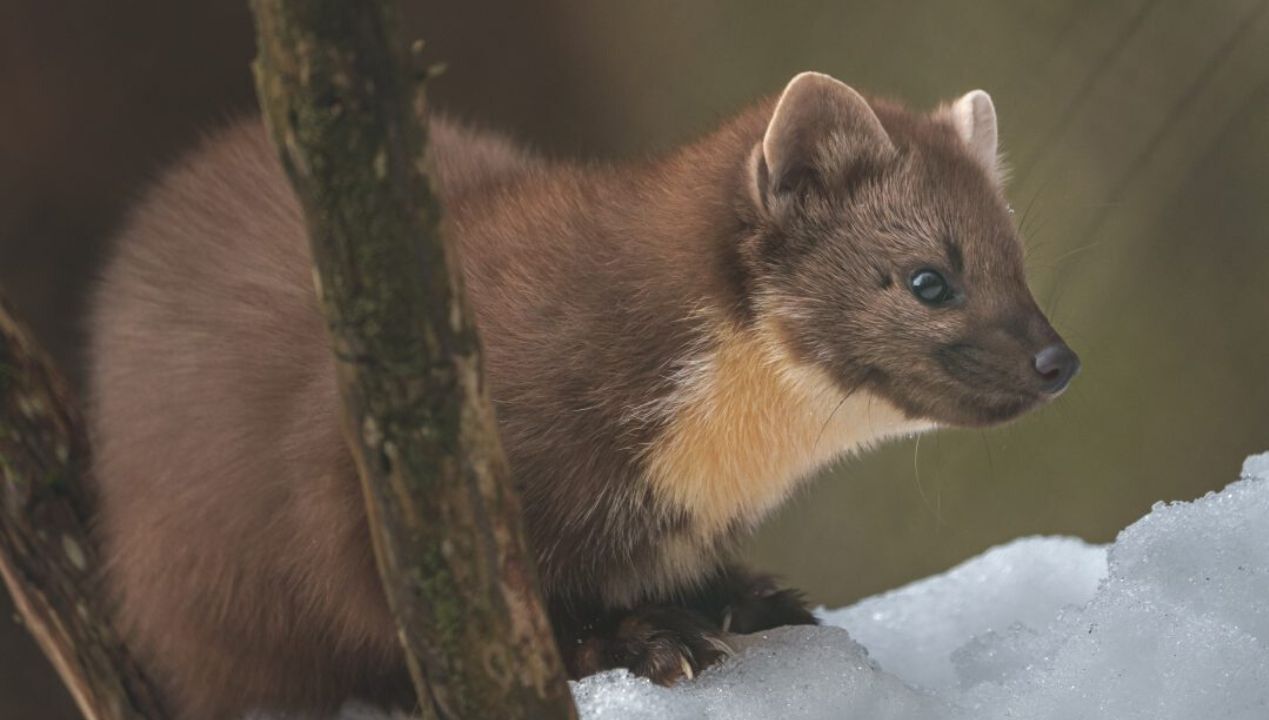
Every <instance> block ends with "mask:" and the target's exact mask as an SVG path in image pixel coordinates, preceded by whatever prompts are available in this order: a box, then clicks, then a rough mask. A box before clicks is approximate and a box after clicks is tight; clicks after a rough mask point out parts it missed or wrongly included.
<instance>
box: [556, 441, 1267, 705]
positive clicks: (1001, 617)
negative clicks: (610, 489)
mask: <svg viewBox="0 0 1269 720" xmlns="http://www.w3.org/2000/svg"><path fill="white" fill-rule="evenodd" d="M1242 475H1243V476H1242V479H1241V480H1239V481H1237V482H1235V483H1233V484H1231V485H1229V486H1228V487H1226V488H1225V489H1224V490H1222V491H1221V492H1219V493H1209V494H1208V495H1207V496H1205V497H1203V498H1200V499H1198V500H1195V501H1193V502H1178V503H1158V504H1156V505H1155V506H1154V508H1153V509H1152V510H1151V512H1150V513H1149V514H1148V515H1146V516H1145V517H1143V518H1142V519H1140V520H1138V521H1137V522H1136V523H1134V524H1132V525H1131V526H1129V527H1128V528H1127V529H1125V530H1123V531H1122V532H1121V533H1120V534H1119V536H1118V538H1117V539H1116V540H1115V542H1114V543H1113V544H1112V545H1110V546H1109V547H1106V548H1102V547H1094V546H1090V545H1088V544H1086V543H1084V542H1082V541H1080V540H1077V539H1072V538H1025V539H1022V540H1017V541H1015V542H1012V543H1009V544H1007V545H1004V546H1001V547H998V548H994V549H992V550H989V551H987V552H986V553H984V554H982V555H980V556H978V557H976V558H974V559H972V560H969V561H967V562H965V563H963V564H962V565H960V566H958V567H956V568H953V569H952V570H950V571H948V572H946V573H943V574H942V575H938V576H935V577H931V578H928V579H925V580H921V581H918V582H915V583H912V584H910V585H907V586H905V587H902V588H899V589H898V590H894V591H891V592H888V593H885V594H883V595H879V596H876V597H873V598H869V599H867V600H864V601H862V602H860V603H858V604H856V605H854V606H851V607H848V608H844V609H841V610H832V611H821V613H820V615H821V617H822V619H823V620H824V622H825V623H826V626H825V627H812V628H806V627H803V628H781V629H778V630H774V631H771V632H768V633H763V634H761V635H760V636H751V637H749V638H746V639H743V640H742V644H743V645H744V647H743V649H741V650H740V651H739V652H738V654H737V655H736V656H735V657H733V658H731V659H730V660H728V661H727V662H724V663H722V664H720V665H718V666H716V667H715V668H712V669H711V670H709V671H707V672H705V673H702V675H701V676H700V677H698V678H697V679H696V680H694V681H691V682H686V683H681V684H680V685H678V686H676V687H674V688H670V689H667V688H660V687H657V686H654V685H652V684H651V683H649V682H647V681H646V680H642V679H639V678H634V677H632V676H631V675H630V674H629V673H626V672H624V671H614V672H609V673H604V674H602V675H597V676H594V677H591V678H587V679H585V680H582V681H581V682H578V683H574V684H573V694H574V697H575V698H576V699H577V702H578V706H579V709H580V711H581V717H582V718H583V720H643V719H645V718H646V719H649V720H651V719H652V718H656V720H709V719H714V718H720V719H721V718H726V719H728V720H750V719H753V720H758V719H760V718H761V719H762V720H772V719H774V720H820V719H824V720H828V719H830V718H831V719H833V720H837V719H840V718H856V717H858V718H877V719H887V718H893V719H894V720H909V719H911V720H961V719H965V720H968V719H969V718H974V719H975V720H980V719H982V720H992V719H994V718H1001V719H1004V718H1025V719H1027V720H1047V719H1049V718H1052V719H1054V720H1057V719H1058V718H1061V719H1062V720H1067V719H1068V718H1083V719H1086V720H1095V719H1099V718H1104V719H1105V720H1136V719H1138V718H1140V719H1142V720H1146V719H1147V718H1148V719H1149V720H1197V719H1200V718H1201V719H1204V720H1206V719H1207V718H1232V719H1239V720H1242V719H1246V720H1266V719H1269V453H1266V454H1263V455H1259V456H1254V457H1251V458H1248V459H1247V461H1246V463H1245V464H1244V466H1243V474H1242ZM865 648H867V649H865Z"/></svg>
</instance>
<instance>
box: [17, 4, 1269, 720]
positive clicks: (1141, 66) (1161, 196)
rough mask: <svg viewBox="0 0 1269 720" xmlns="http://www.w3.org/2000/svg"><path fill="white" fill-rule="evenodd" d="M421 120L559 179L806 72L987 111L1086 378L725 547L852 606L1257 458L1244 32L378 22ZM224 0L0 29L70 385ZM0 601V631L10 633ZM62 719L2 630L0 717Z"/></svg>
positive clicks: (1129, 18)
mask: <svg viewBox="0 0 1269 720" xmlns="http://www.w3.org/2000/svg"><path fill="white" fill-rule="evenodd" d="M404 4H405V5H406V6H407V8H408V11H407V12H408V14H409V25H410V28H411V35H412V36H419V37H423V38H426V39H427V41H428V53H429V54H430V56H431V58H432V59H433V60H437V61H446V62H447V63H448V64H449V69H448V71H447V72H446V74H445V75H444V76H443V77H442V78H440V79H439V80H438V81H437V82H436V83H435V85H434V93H433V95H434V97H435V98H436V101H437V103H438V104H439V105H441V106H443V107H445V108H448V109H449V110H450V111H452V112H454V113H456V114H457V115H459V116H460V117H465V118H469V119H471V120H472V121H474V122H476V123H479V124H481V125H484V126H489V127H494V128H499V129H502V130H505V131H508V132H510V133H511V134H512V135H514V136H516V137H518V138H520V139H522V140H524V141H525V142H527V143H529V144H531V145H532V146H534V147H537V148H539V149H541V150H544V151H546V152H548V153H550V154H553V155H559V156H586V157H610V158H621V157H632V156H642V155H646V154H649V153H655V152H658V151H660V150H663V149H666V148H669V147H671V146H673V145H674V144H676V143H679V142H682V141H684V140H687V139H689V138H691V137H693V136H694V135H697V134H699V133H701V132H704V131H706V130H707V129H709V128H710V127H711V126H712V125H713V124H714V123H715V122H717V121H718V120H720V119H722V118H723V117H726V116H727V115H728V114H730V113H731V112H733V111H735V110H736V109H738V108H739V107H741V106H742V105H744V104H745V103H746V102H748V101H750V100H752V99H754V98H756V97H758V96H760V95H763V94H765V93H770V92H774V91H777V90H778V89H779V88H780V87H781V86H782V85H783V83H784V82H785V81H786V80H787V79H788V78H789V77H791V76H792V75H793V74H794V73H796V72H798V71H801V70H806V69H816V70H821V71H824V72H828V73H831V74H833V75H835V76H837V77H839V78H841V79H843V80H845V81H846V82H848V83H851V84H853V85H855V86H857V87H859V88H861V89H865V90H869V91H872V92H875V93H878V94H883V95H889V96H893V97H896V98H901V99H904V100H907V101H909V102H911V103H912V104H914V105H917V106H921V107H929V106H932V105H933V104H935V103H937V102H938V101H939V100H941V99H946V98H950V97H954V96H956V95H958V94H960V93H962V92H964V91H966V90H969V89H972V88H976V87H981V88H984V89H986V90H988V91H989V92H990V93H991V94H992V96H993V97H994V98H995V101H996V106H997V108H998V111H999V114H1000V122H1001V133H1002V143H1003V147H1004V148H1005V150H1006V151H1007V153H1008V157H1009V160H1010V164H1011V165H1012V167H1013V175H1014V180H1013V182H1012V184H1011V187H1010V197H1011V199H1012V202H1013V204H1014V207H1015V208H1016V209H1017V211H1018V217H1019V219H1020V220H1021V222H1022V224H1023V229H1024V231H1025V234H1026V238H1027V246H1028V263H1029V270H1030V273H1031V278H1032V281H1033V286H1034V288H1035V290H1036V294H1037V297H1038V298H1039V299H1040V301H1041V304H1042V305H1043V306H1044V308H1045V309H1046V310H1047V311H1048V312H1049V313H1050V315H1051V317H1052V319H1053V321H1054V323H1055V325H1056V326H1057V327H1058V328H1059V329H1060V330H1061V331H1062V332H1063V333H1064V334H1065V335H1066V337H1067V339H1068V340H1069V341H1070V343H1071V344H1072V345H1073V346H1074V347H1075V348H1076V349H1077V350H1078V351H1079V352H1080V353H1081V355H1082V356H1083V359H1084V368H1085V370H1084V373H1083V374H1082V376H1081V377H1080V378H1079V379H1078V380H1077V381H1076V383H1075V384H1074V386H1073V387H1072V389H1071V390H1070V391H1069V392H1068V393H1067V394H1066V395H1065V396H1064V397H1063V398H1062V399H1061V400H1060V401H1059V402H1057V403H1056V404H1055V405H1054V406H1052V407H1050V408H1048V409H1046V410H1043V411H1041V412H1039V413H1036V414H1035V415H1033V416H1031V417H1028V418H1025V419H1023V420H1021V421H1020V422H1018V423H1016V424H1014V425H1012V426H1010V427H1006V428H1003V429H998V430H991V431H985V432H964V431H946V432H940V433H937V434H933V435H928V436H925V437H923V438H922V439H920V440H919V442H918V441H905V442H896V443H893V444H891V445H888V446H886V447H885V448H882V449H881V450H879V451H876V452H873V453H870V454H868V455H867V456H865V457H861V458H857V459H852V460H849V461H847V462H844V463H842V464H841V465H840V467H838V468H837V469H835V470H834V471H833V472H832V473H830V477H827V478H823V479H821V480H820V481H818V482H816V483H814V484H813V485H812V486H810V487H809V488H808V489H807V491H805V492H804V493H802V494H801V495H800V496H799V497H798V498H797V499H796V500H795V501H793V502H791V503H790V504H789V505H788V506H787V507H786V508H785V509H783V510H782V511H781V512H780V513H779V514H778V515H777V516H776V517H775V518H773V519H772V521H771V522H769V523H768V524H767V526H766V527H765V528H764V529H763V530H762V531H761V532H760V533H759V534H758V536H757V537H756V538H755V540H754V541H753V543H752V544H751V545H750V547H749V553H750V555H751V556H752V557H753V558H754V559H755V561H756V562H757V563H759V564H760V565H762V566H765V567H766V568H769V569H772V570H774V571H777V572H779V573H781V574H783V575H784V576H785V577H786V578H787V579H788V580H789V581H790V582H791V583H792V584H794V585H797V586H800V587H802V588H805V589H806V590H807V591H808V593H809V595H810V597H811V599H812V600H813V601H815V602H819V603H825V604H828V605H841V604H845V603H849V602H851V601H852V600H855V599H857V598H859V597H862V596H865V595H868V594H872V593H875V592H878V591H881V590H884V589H886V588H889V587H893V586H895V585H897V584H900V583H903V582H905V581H908V580H911V579H914V578H918V577H921V576H924V575H927V574H930V573H933V572H937V571H940V570H942V569H945V568H947V567H949V566H951V565H953V564H955V563H956V562H958V561H960V560H962V559H964V558H966V557H969V556H972V555H974V554H977V553H979V552H981V551H982V550H984V549H985V548H987V547H989V546H991V545H993V544H996V543H1000V542H1004V541H1006V540H1009V539H1011V538H1014V537H1017V536H1020V535H1029V534H1036V533H1060V534H1068V535H1078V536H1081V537H1084V538H1086V539H1089V540H1092V541H1095V542H1103V541H1107V540H1109V539H1111V538H1112V537H1113V536H1114V534H1115V532H1116V531H1117V530H1118V529H1119V528H1121V527H1123V526H1124V525H1125V524H1127V523H1129V522H1131V521H1132V520H1134V519H1135V518H1137V517H1138V516H1140V515H1141V514H1143V513H1144V512H1145V511H1146V510H1147V509H1148V508H1149V506H1150V504H1151V503H1152V502H1154V501H1156V500H1159V499H1185V498H1192V497H1195V496H1197V495H1200V494H1202V493H1204V492H1206V491H1208V490H1212V489H1215V488H1219V487H1221V486H1222V485H1224V484H1225V483H1227V482H1229V481H1230V480H1232V479H1233V478H1234V476H1235V475H1236V473H1237V469H1238V467H1239V464H1240V462H1241V460H1242V458H1243V456H1244V455H1247V454H1248V453H1251V452H1254V451H1258V450H1264V449H1269V379H1267V377H1269V2H1264V1H1263V0H1258V1H1255V2H1253V1H1251V0H1222V1H1221V2H1208V3H1199V2H1192V1H1185V0H1173V1H1170V2H1163V1H1158V0H1136V1H1128V0H1125V1H1123V2H1103V1H1099V0H1064V1H1053V0H1047V1H1044V2H1041V1H1039V0H1030V1H1025V2H1023V1H1019V0H986V1H979V2H974V3H944V2H917V1H915V0H912V1H907V2H880V1H874V2H847V1H844V0H815V1H813V2H812V1H807V2H770V1H769V0H743V1H733V2H722V1H720V0H714V1H706V0H695V1H690V0H679V1H678V2H671V1H668V0H657V1H652V0H643V1H642V2H638V3H617V2H599V1H597V0H589V1H587V0H545V1H542V2H524V1H512V0H507V1H505V2H493V1H492V0H456V1H452V2H448V3H441V2H432V1H430V0H429V1H423V0H417V1H416V0H404ZM251 55H252V36H251V29H250V18H249V16H248V14H247V11H246V8H245V0H127V1H123V2H113V3H100V2H95V1H92V0H59V2H55V3H54V2H47V1H46V0H0V287H3V288H4V290H5V292H6V293H7V294H8V295H9V297H10V298H11V299H12V300H13V301H14V303H15V304H16V306H17V308H18V310H19V311H20V312H21V313H22V314H23V316H24V317H25V318H26V319H27V320H28V321H29V322H30V323H31V325H32V326H33V327H34V328H35V330H36V332H37V333H38V335H39V336H40V338H41V339H42V340H43V341H44V342H45V343H46V344H47V345H48V347H49V348H50V349H51V350H52V351H53V353H54V354H55V356H56V357H57V359H58V360H59V361H60V362H61V363H62V364H63V366H64V367H66V368H67V369H68V371H70V372H71V373H72V374H73V375H76V376H78V374H79V372H80V367H81V359H80V357H79V352H78V351H79V347H80V344H81V338H82V334H81V325H80V323H81V317H82V311H83V298H84V291H85V287H86V283H87V282H88V280H89V278H90V276H91V274H92V272H93V270H94V268H95V267H96V265H97V263H98V262H99V261H100V258H101V257H102V250H103V248H104V247H105V246H106V243H107V241H108V239H109V237H110V233H111V232H112V229H113V228H114V227H115V226H116V225H117V223H118V221H119V219H120V215H121V213H122V211H123V210H124V208H125V207H126V205H127V202H128V200H129V199H130V198H132V197H134V196H135V195H136V193H137V192H138V189H139V187H140V186H141V185H142V184H143V183H144V182H145V181H146V179H147V178H149V177H151V176H152V175H153V173H154V172H155V171H156V169H157V168H158V167H160V166H161V165H162V164H163V163H164V162H165V161H168V160H170V159H171V158H173V157H174V156H175V155H177V154H179V153H180V151H181V150H182V149H183V148H186V147H188V146H189V144H190V143H191V142H193V141H195V140H196V139H197V138H198V137H199V135H200V134H201V133H202V132H204V131H205V130H206V129H208V128H210V127H214V126H216V125H217V124H219V123H221V122H223V121H224V119H225V118H226V117H231V116H233V115H235V114H239V113H242V112H246V111H248V110H249V109H250V108H251V107H252V103H253V96H252V88H251V80H250V75H249V72H248V62H249V61H250V58H251ZM7 602H8V601H7V598H6V599H0V618H8V617H9V616H10V615H11V613H12V609H11V607H10V606H9V605H8V604H7ZM71 717H74V711H73V709H71V707H70V706H69V704H68V701H67V700H66V699H65V697H64V695H63V693H62V691H61V690H60V688H59V686H58V684H57V681H56V680H55V678H53V677H52V676H51V675H50V674H49V671H48V669H47V667H46V666H45V665H44V663H43V660H42V659H41V658H40V657H39V655H38V653H37V652H36V651H34V650H33V648H32V646H31V644H30V643H29V641H28V640H27V639H26V637H25V636H24V634H23V631H22V630H21V629H20V628H19V627H18V626H17V625H16V624H13V623H9V622H7V621H5V622H0V718H2V719H3V720H18V719H22V720H25V719H26V718H39V719H41V720H43V719H46V718H47V719H50V720H57V719H59V718H71Z"/></svg>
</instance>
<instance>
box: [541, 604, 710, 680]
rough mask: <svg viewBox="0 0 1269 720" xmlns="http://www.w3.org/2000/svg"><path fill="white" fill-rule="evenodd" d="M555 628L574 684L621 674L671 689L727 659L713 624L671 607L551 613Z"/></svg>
mask: <svg viewBox="0 0 1269 720" xmlns="http://www.w3.org/2000/svg"><path fill="white" fill-rule="evenodd" d="M554 624H555V634H556V639H557V641H558V642H559V645H560V651H561V653H562V654H563V656H564V665H565V667H567V668H568V673H569V676H570V677H573V678H581V677H585V676H587V675H592V674H594V673H597V672H601V671H603V670H611V669H614V668H626V669H627V670H629V671H630V672H632V673H634V674H635V675H639V676H641V677H646V678H649V679H650V680H652V681H653V682H655V683H657V684H658V685H673V684H674V683H676V682H678V681H679V680H683V679H691V678H693V677H695V676H696V674H697V673H699V672H700V671H701V670H704V669H705V668H707V667H709V666H710V665H713V664H714V663H716V662H718V661H719V660H721V659H723V658H724V657H726V656H727V655H730V654H731V648H730V647H729V646H728V645H727V643H726V641H724V640H723V632H722V629H721V628H720V627H719V626H718V624H717V623H716V622H714V621H712V620H710V619H709V618H707V617H705V616H704V615H702V614H700V613H698V612H695V611H693V610H690V609H687V608H684V607H678V606H675V605H645V606H641V607H637V608H634V609H632V610H609V611H601V612H592V613H576V612H570V613H568V614H567V615H561V614H559V613H556V614H555V618H554Z"/></svg>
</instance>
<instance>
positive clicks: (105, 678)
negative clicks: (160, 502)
mask: <svg viewBox="0 0 1269 720" xmlns="http://www.w3.org/2000/svg"><path fill="white" fill-rule="evenodd" d="M75 407H76V406H75V403H74V401H73V399H72V397H71V393H70V391H69V390H68V388H67V385H66V382H65V380H63V379H62V377H61V376H60V375H59V374H58V373H57V371H55V370H54V369H53V366H52V363H51V362H50V361H49V360H48V358H47V357H45V355H44V353H43V352H42V351H41V350H40V349H39V348H38V347H37V346H36V344H35V342H34V341H33V340H32V339H31V335H30V333H29V332H27V330H26V329H25V328H23V327H22V326H21V325H19V324H18V323H17V321H15V320H14V319H13V316H12V315H11V314H10V312H9V308H8V306H7V305H6V304H5V303H4V301H3V299H0V475H2V476H3V477H2V478H0V479H2V480H3V484H0V575H3V576H4V582H5V585H7V586H8V588H9V593H10V594H11V595H12V596H13V600H14V604H15V605H16V606H17V608H18V612H19V614H20V615H21V616H22V622H23V623H24V624H25V625H26V627H27V629H28V630H29V631H30V632H31V634H32V635H33V636H34V637H35V640H36V641H37V642H38V643H39V645H40V648H41V649H43V650H44V653H45V654H46V655H47V656H48V657H49V659H50V660H51V661H52V663H53V666H54V667H55V668H56V669H57V672H58V674H59V675H61V677H62V681H63V682H64V683H66V686H67V688H69V689H70V691H71V695H72V696H74V698H75V702H76V703H77V704H78V705H79V709H80V712H82V713H83V714H84V717H85V718H88V720H162V718H166V717H167V714H166V713H165V712H164V711H163V709H162V707H161V706H160V704H159V701H158V696H157V694H156V693H155V692H154V690H153V688H152V687H151V685H150V684H149V682H148V681H147V680H146V678H145V677H144V676H143V675H142V674H141V671H140V670H139V669H138V668H137V666H136V665H135V664H134V663H133V661H132V659H131V658H130V657H129V656H128V654H127V652H126V651H125V650H124V647H123V644H122V643H121V642H120V641H119V637H118V635H117V634H116V633H115V631H114V629H113V628H112V627H111V624H110V621H109V619H108V618H109V614H108V607H107V603H106V601H105V599H104V598H103V597H102V595H101V592H100V589H99V588H98V584H97V582H96V578H97V575H98V574H99V573H100V571H101V564H100V561H99V560H98V557H97V552H96V547H95V545H94V543H93V541H92V538H91V537H90V535H89V532H88V527H89V519H90V518H91V517H92V502H91V497H90V494H89V492H88V490H87V488H89V487H91V482H90V478H89V477H88V443H87V442H86V440H85V436H84V430H83V422H82V420H81V418H80V416H79V413H78V412H77V411H76V409H75Z"/></svg>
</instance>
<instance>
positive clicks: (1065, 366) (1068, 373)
mask: <svg viewBox="0 0 1269 720" xmlns="http://www.w3.org/2000/svg"><path fill="white" fill-rule="evenodd" d="M1035 371H1036V372H1037V373H1038V374H1039V375H1040V382H1041V385H1040V389H1041V390H1043V391H1044V392H1046V393H1048V394H1050V395H1057V394H1058V393H1060V392H1062V391H1063V390H1065V389H1066V386H1067V385H1070V384H1071V379H1072V378H1074V377H1075V374H1076V373H1078V372H1079V371H1080V358H1079V356H1078V355H1076V354H1075V352H1074V351H1072V350H1071V349H1070V348H1069V347H1067V346H1066V343H1054V344H1052V345H1050V346H1048V347H1046V348H1045V349H1043V350H1041V351H1040V352H1038V353H1036V354H1035Z"/></svg>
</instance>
